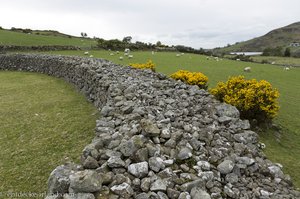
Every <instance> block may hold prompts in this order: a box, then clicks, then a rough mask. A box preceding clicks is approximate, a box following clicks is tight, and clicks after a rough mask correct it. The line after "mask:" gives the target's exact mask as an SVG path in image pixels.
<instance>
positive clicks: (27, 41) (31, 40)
mask: <svg viewBox="0 0 300 199" xmlns="http://www.w3.org/2000/svg"><path fill="white" fill-rule="evenodd" d="M96 44H97V42H96V41H95V40H93V39H83V38H78V37H72V38H68V37H65V36H59V35H57V36H55V35H36V34H26V33H20V32H13V31H8V30H0V45H16V46H42V45H62V46H66V45H68V46H78V47H86V48H90V47H91V46H95V45H96Z"/></svg>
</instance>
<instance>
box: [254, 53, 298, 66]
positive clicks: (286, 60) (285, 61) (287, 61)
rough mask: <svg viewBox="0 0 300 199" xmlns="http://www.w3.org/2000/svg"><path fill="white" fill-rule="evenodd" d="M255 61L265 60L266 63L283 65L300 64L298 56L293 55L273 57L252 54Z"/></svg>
mask: <svg viewBox="0 0 300 199" xmlns="http://www.w3.org/2000/svg"><path fill="white" fill-rule="evenodd" d="M251 58H252V59H253V61H255V62H260V63H261V62H262V61H267V62H268V63H272V62H274V63H275V64H279V65H285V66H298V67H299V66H300V58H294V57H273V56H252V57H251Z"/></svg>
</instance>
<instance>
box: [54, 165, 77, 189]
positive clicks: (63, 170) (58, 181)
mask: <svg viewBox="0 0 300 199" xmlns="http://www.w3.org/2000/svg"><path fill="white" fill-rule="evenodd" d="M74 168H75V166H74V165H61V166H58V167H56V168H55V169H54V170H53V171H52V172H51V174H50V177H49V179H48V193H49V194H54V193H62V194H63V193H68V189H69V186H70V178H69V176H70V175H71V174H72V173H73V172H74V171H73V170H74Z"/></svg>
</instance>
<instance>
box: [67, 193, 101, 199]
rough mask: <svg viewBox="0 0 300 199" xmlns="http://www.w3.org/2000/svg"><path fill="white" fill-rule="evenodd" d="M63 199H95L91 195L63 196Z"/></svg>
mask: <svg viewBox="0 0 300 199" xmlns="http://www.w3.org/2000/svg"><path fill="white" fill-rule="evenodd" d="M63 199H95V196H94V195H93V194H91V193H75V194H65V195H64V198H63Z"/></svg>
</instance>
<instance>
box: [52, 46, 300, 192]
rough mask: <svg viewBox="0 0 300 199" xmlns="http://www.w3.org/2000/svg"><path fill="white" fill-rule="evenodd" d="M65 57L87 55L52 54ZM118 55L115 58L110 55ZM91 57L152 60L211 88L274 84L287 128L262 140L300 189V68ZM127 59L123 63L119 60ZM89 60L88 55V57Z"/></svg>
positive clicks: (164, 57)
mask: <svg viewBox="0 0 300 199" xmlns="http://www.w3.org/2000/svg"><path fill="white" fill-rule="evenodd" d="M49 53H54V54H61V55H79V56H85V55H84V52H83V51H57V52H49ZM111 53H114V55H110V54H111ZM89 54H90V55H93V56H94V57H97V58H104V59H108V60H111V61H113V62H115V63H119V64H123V65H128V64H129V63H144V62H146V61H147V60H149V59H151V60H152V61H153V62H154V63H155V64H156V65H157V66H156V71H157V72H160V73H164V74H166V75H170V74H172V73H174V72H176V71H177V70H180V69H185V70H189V71H200V72H202V73H204V74H205V75H206V76H208V78H209V87H214V86H215V85H216V84H217V82H219V81H226V80H227V79H228V77H230V76H236V75H244V76H245V77H246V78H256V79H258V80H261V79H265V80H267V81H269V82H271V83H272V85H273V86H274V87H275V88H277V89H278V90H279V92H280V99H279V101H280V107H281V108H280V112H279V115H278V117H277V118H276V119H275V120H274V121H275V124H278V125H280V126H281V127H282V128H283V129H282V132H281V137H280V141H278V139H277V137H276V132H275V131H274V130H268V131H266V132H261V133H260V138H261V141H262V142H264V143H266V146H267V148H266V149H265V153H266V154H267V156H268V158H270V159H271V160H272V161H275V162H280V163H282V164H283V166H284V170H285V171H286V172H287V173H288V174H290V175H291V176H292V178H293V179H294V182H295V184H296V186H297V187H300V176H299V175H297V174H299V173H300V161H299V160H300V144H299V143H300V106H299V104H300V98H299V96H300V79H299V76H300V68H293V69H291V70H290V71H285V70H283V67H281V66H275V65H270V64H258V63H250V62H241V61H233V60H227V59H223V60H221V59H219V61H217V60H215V59H213V58H209V59H207V57H206V56H202V55H195V54H184V55H183V56H180V57H176V54H177V53H173V52H157V53H155V54H154V55H152V53H151V52H147V51H146V52H139V51H138V52H132V53H131V54H132V55H133V58H132V59H128V57H126V56H124V55H123V53H122V52H120V53H119V54H116V53H115V52H112V51H104V50H102V51H90V52H89ZM120 56H123V57H124V59H123V60H119V57H120ZM87 57H88V56H87ZM245 67H251V72H250V73H247V72H244V71H243V69H244V68H245Z"/></svg>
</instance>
